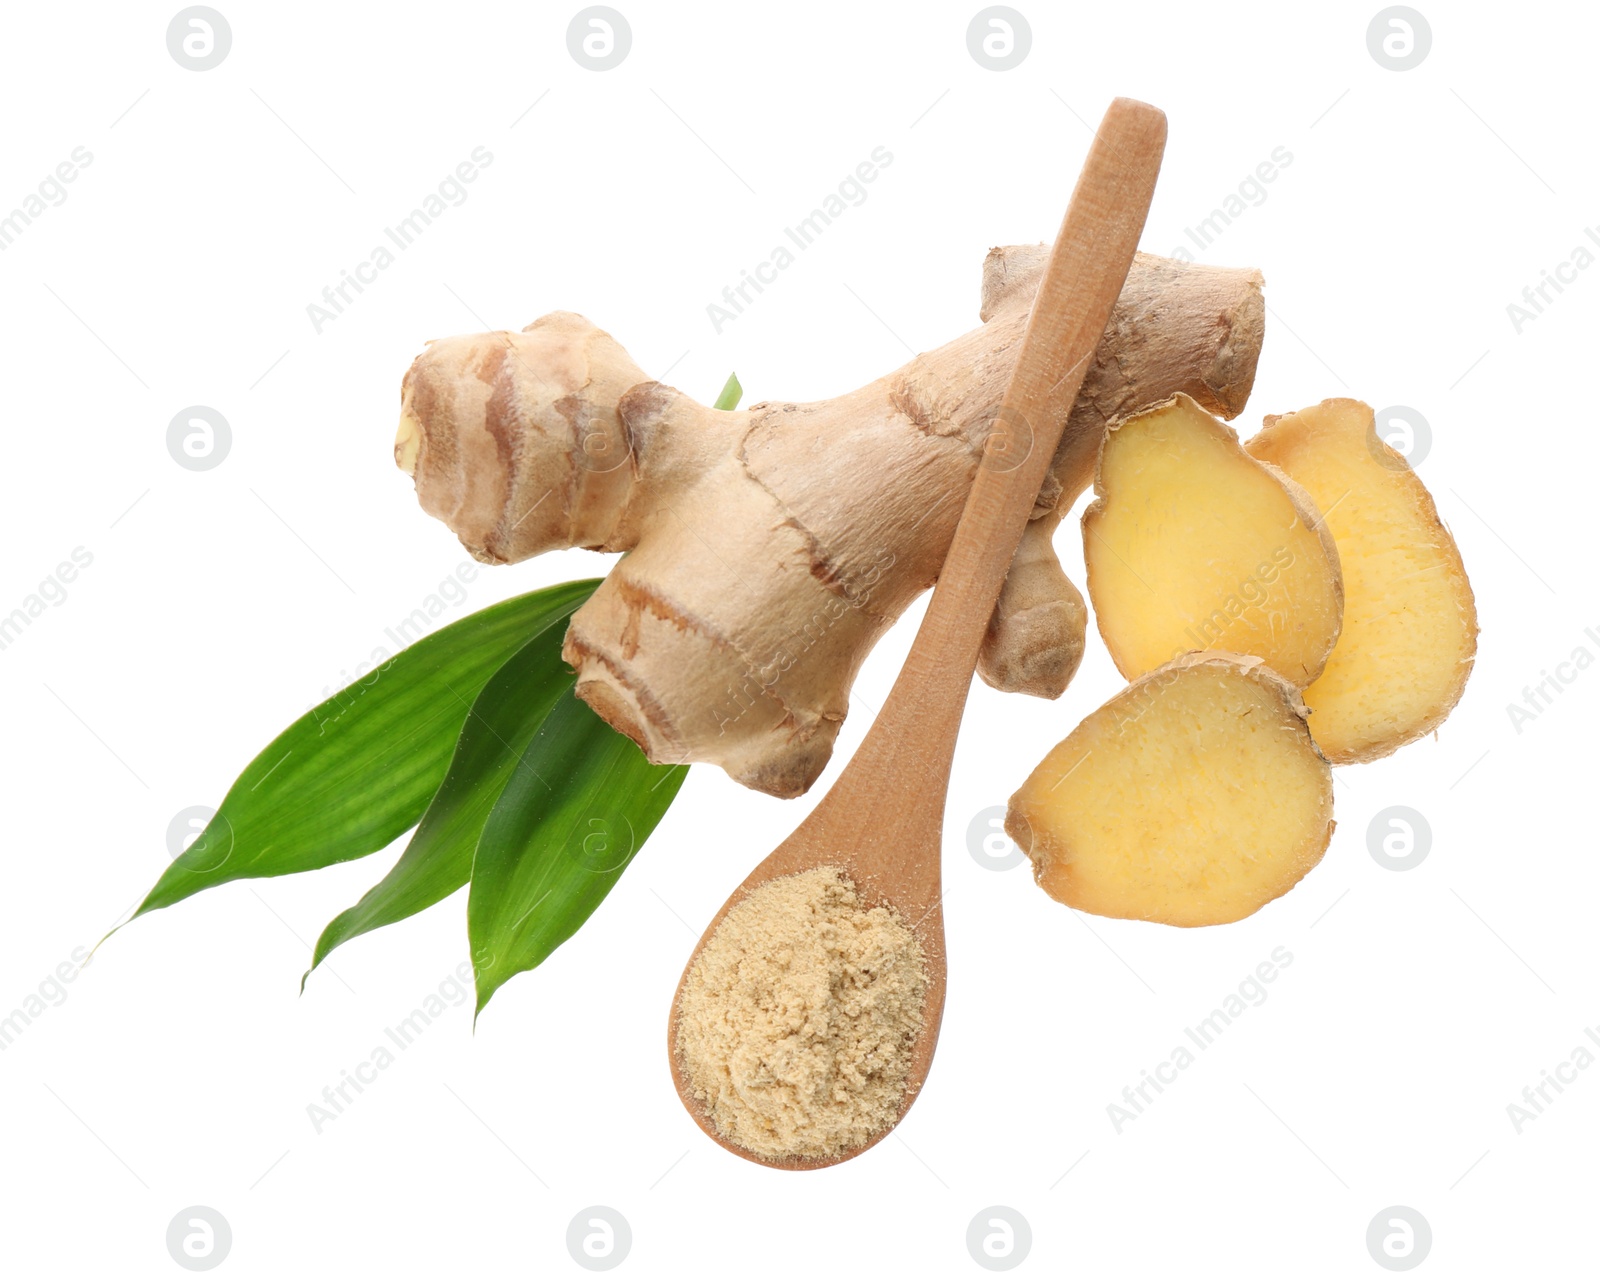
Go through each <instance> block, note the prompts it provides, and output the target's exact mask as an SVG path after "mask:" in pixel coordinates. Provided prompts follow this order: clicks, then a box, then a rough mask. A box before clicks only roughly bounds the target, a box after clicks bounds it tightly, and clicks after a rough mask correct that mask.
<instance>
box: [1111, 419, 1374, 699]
mask: <svg viewBox="0 0 1600 1278" xmlns="http://www.w3.org/2000/svg"><path fill="white" fill-rule="evenodd" d="M1095 492H1096V494H1097V498H1096V500H1095V502H1094V504H1093V505H1091V506H1090V507H1089V509H1088V510H1087V511H1086V512H1085V513H1084V516H1083V552H1084V561H1085V563H1086V565H1087V567H1088V571H1089V597H1090V598H1091V599H1092V600H1093V601H1094V609H1095V618H1096V620H1097V622H1098V623H1099V626H1100V633H1101V635H1102V636H1103V637H1104V639H1105V641H1106V647H1107V648H1108V649H1110V651H1111V657H1112V660H1114V661H1115V662H1116V664H1117V669H1118V670H1120V671H1121V672H1122V674H1123V676H1124V677H1126V678H1128V679H1135V678H1138V677H1139V676H1140V675H1142V674H1145V673H1146V672H1148V671H1150V670H1154V669H1155V668H1156V667H1157V666H1159V665H1162V664H1163V663H1165V662H1167V661H1170V660H1171V659H1172V658H1173V657H1176V656H1178V655H1179V654H1181V653H1185V652H1196V651H1223V652H1235V653H1241V654H1244V655H1247V656H1255V657H1260V658H1262V659H1263V660H1264V661H1266V663H1267V664H1268V665H1270V666H1271V667H1272V668H1273V669H1274V670H1276V671H1277V672H1278V673H1279V674H1280V675H1282V676H1283V677H1284V678H1286V679H1288V680H1289V681H1290V682H1291V683H1294V684H1295V685H1296V686H1298V687H1302V688H1303V687H1305V686H1306V685H1307V684H1309V683H1311V682H1312V681H1313V680H1314V679H1316V677H1317V676H1318V675H1319V674H1321V673H1322V668H1323V665H1324V663H1325V662H1326V661H1327V659H1328V654H1329V653H1330V652H1332V651H1333V646H1334V641H1335V640H1337V639H1338V637H1339V625H1340V618H1341V616H1342V613H1343V590H1342V587H1341V584H1340V574H1339V555H1338V552H1337V550H1335V548H1334V539H1333V537H1332V536H1331V535H1330V534H1329V532H1328V530H1327V529H1326V528H1325V527H1324V526H1323V522H1322V518H1321V516H1320V515H1319V514H1318V512H1317V511H1316V509H1315V508H1314V507H1313V506H1312V503H1311V499H1310V498H1309V497H1308V496H1307V495H1306V494H1305V492H1304V491H1303V490H1301V489H1300V487H1299V486H1298V485H1297V484H1295V483H1294V482H1293V481H1292V480H1290V479H1288V478H1287V477H1285V476H1284V475H1283V474H1282V473H1281V472H1279V471H1277V470H1275V469H1274V468H1272V467H1270V466H1267V465H1264V464H1263V463H1261V462H1259V461H1257V460H1255V459H1254V458H1253V457H1251V456H1250V455H1249V454H1248V453H1246V452H1245V450H1244V448H1243V447H1242V446H1241V445H1240V443H1239V439H1238V436H1236V435H1235V434H1234V432H1233V430H1232V429H1231V428H1230V427H1228V426H1226V425H1224V424H1223V423H1222V422H1219V421H1217V420H1216V419H1215V418H1214V417H1212V416H1211V415H1210V414H1209V413H1207V412H1206V411H1205V410H1204V409H1202V408H1201V407H1200V406H1199V405H1198V404H1196V403H1195V402H1194V401H1193V400H1192V399H1190V398H1189V397H1188V396H1187V395H1178V396H1175V397H1174V398H1173V399H1172V400H1170V401H1168V402H1167V403H1165V404H1162V405H1160V406H1159V407H1157V408H1153V409H1150V410H1149V411H1148V412H1144V413H1139V414H1137V415H1136V416H1133V417H1131V418H1129V419H1127V420H1126V421H1122V422H1118V423H1115V424H1113V425H1112V426H1111V428H1110V429H1109V430H1108V431H1107V432H1106V435H1105V440H1104V442H1103V444H1102V445H1101V451H1100V464H1099V468H1098V470H1097V471H1096V474H1095Z"/></svg>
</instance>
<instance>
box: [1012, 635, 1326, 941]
mask: <svg viewBox="0 0 1600 1278" xmlns="http://www.w3.org/2000/svg"><path fill="white" fill-rule="evenodd" d="M1006 831H1007V832H1008V833H1009V834H1010V835H1011V837H1012V838H1013V839H1015V840H1016V841H1017V844H1018V846H1020V847H1021V848H1022V849H1023V850H1024V851H1025V852H1026V853H1027V854H1028V856H1029V858H1030V859H1031V860H1032V862H1033V872H1034V877H1035V879H1037V880H1038V882H1039V885H1040V886H1041V887H1043V888H1044V890H1045V891H1046V892H1048V893H1049V894H1050V895H1051V896H1053V897H1055V899H1056V900H1058V901H1061V902H1063V903H1065V904H1066V905H1069V906H1071V907H1072V908H1074V909H1078V910H1086V911H1088V912H1089V913H1091V914H1103V915H1105V916H1107V917H1108V918H1118V919H1145V920H1149V921H1151V922H1157V923H1171V924H1176V925H1177V926H1179V927H1200V926H1205V925H1208V924H1212V923H1232V922H1234V921H1235V920H1237V919H1242V918H1244V917H1246V916H1247V915H1250V914H1254V913H1255V912H1256V911H1257V910H1259V909H1260V908H1261V907H1262V906H1263V905H1265V904H1266V903H1267V902H1268V901H1271V900H1273V899H1275V898H1276V897H1279V896H1282V895H1283V894H1284V893H1285V892H1287V891H1288V890H1289V889H1290V888H1291V887H1293V886H1294V885H1295V884H1296V883H1298V882H1299V881H1300V879H1301V878H1302V877H1304V875H1305V874H1306V872H1307V871H1309V870H1310V869H1311V868H1312V867H1313V866H1314V865H1316V864H1317V862H1318V861H1320V860H1321V859H1322V854H1323V853H1324V852H1325V851H1326V850H1327V847H1328V842H1329V840H1330V839H1331V838H1332V837H1333V773H1332V770H1331V769H1330V767H1329V766H1328V762H1327V760H1326V759H1324V758H1323V757H1322V755H1321V754H1320V753H1319V752H1318V750H1317V747H1316V746H1315V744H1313V742H1312V739H1311V734H1310V732H1309V731H1308V730H1307V728H1306V708H1305V705H1304V703H1303V702H1302V700H1301V697H1300V692H1299V690H1298V689H1297V688H1295V686H1294V685H1293V684H1291V683H1289V682H1288V681H1287V680H1286V679H1283V678H1281V677H1280V676H1278V675H1276V674H1274V673H1273V672H1272V671H1271V670H1270V669H1268V668H1267V666H1266V665H1265V664H1264V663H1263V662H1261V661H1259V660H1258V659H1255V658H1242V657H1237V656H1234V655H1232V654H1230V653H1215V652H1213V653H1193V654H1190V655H1187V656H1183V657H1179V658H1177V659H1176V660H1174V661H1172V662H1170V663H1168V664H1167V665H1165V666H1162V667H1161V668H1160V669H1159V670H1156V671H1154V672H1152V673H1151V674H1148V675H1145V676H1144V677H1143V678H1142V679H1139V680H1137V681H1135V682H1134V683H1131V684H1129V685H1128V686H1127V687H1126V688H1124V689H1123V690H1122V691H1121V692H1119V693H1118V694H1117V695H1116V696H1114V697H1112V698H1111V700H1110V701H1108V702H1106V704H1105V705H1103V706H1101V707H1100V709H1098V710H1096V711H1095V712H1094V713H1093V714H1091V715H1090V716H1089V717H1088V718H1087V719H1085V720H1084V721H1083V722H1082V723H1080V724H1079V725H1078V726H1077V728H1075V729H1074V730H1073V732H1072V734H1071V735H1070V736H1069V737H1067V739H1066V740H1065V741H1063V742H1062V743H1061V744H1060V745H1058V746H1057V747H1056V748H1055V749H1054V750H1052V751H1051V752H1050V753H1049V754H1048V755H1047V756H1046V757H1045V759H1044V761H1043V762H1042V763H1040V765H1039V766H1038V767H1037V768H1036V769H1034V771H1033V774H1032V775H1031V776H1030V777H1029V778H1028V779H1027V781H1025V782H1024V783H1023V785H1022V788H1021V789H1020V790H1018V791H1017V792H1016V794H1014V795H1013V796H1012V798H1011V803H1010V806H1009V808H1008V810H1007V813H1006Z"/></svg>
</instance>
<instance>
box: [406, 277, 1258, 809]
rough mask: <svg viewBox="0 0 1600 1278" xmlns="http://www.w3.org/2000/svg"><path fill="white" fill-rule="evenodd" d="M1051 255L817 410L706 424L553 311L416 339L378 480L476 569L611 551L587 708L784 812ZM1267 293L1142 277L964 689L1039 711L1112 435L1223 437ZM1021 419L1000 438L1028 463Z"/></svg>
mask: <svg viewBox="0 0 1600 1278" xmlns="http://www.w3.org/2000/svg"><path fill="white" fill-rule="evenodd" d="M1048 252H1049V250H1048V246H1046V245H1039V246H1036V247H1022V248H1005V249H993V250H991V251H990V254H989V257H988V260H987V261H986V262H985V264H984V277H983V294H982V305H981V309H980V317H981V318H982V319H983V320H984V321H985V322H984V323H983V325H982V326H981V327H979V328H977V329H974V330H972V331H971V332H969V333H967V334H965V335H964V336H962V337H958V338H956V339H955V340H954V341H952V342H949V343H947V344H946V345H944V346H942V347H940V348H938V349H937V350H934V351H931V352H927V353H925V354H922V355H919V356H917V357H916V358H915V359H913V360H912V361H911V362H910V363H908V364H906V365H905V366H903V367H902V368H900V369H897V370H896V371H895V372H892V373H890V374H888V375H887V376H885V377H882V378H879V379H878V380H877V381H875V382H872V383H871V384H869V385H867V386H864V387H862V388H860V389H859V390H856V391H852V392H850V393H848V394H845V395H841V396H838V397H837V398H834V399H830V400H823V401H819V402H814V403H807V404H797V403H786V402H778V401H772V402H767V403H760V404H755V405H753V406H752V407H750V408H749V409H746V410H741V411H736V412H718V411H716V410H713V409H709V408H706V407H705V406H703V405H701V404H699V403H696V402H695V401H694V400H692V399H690V398H689V397H688V396H686V395H683V394H681V393H680V392H679V391H677V390H674V389H673V388H672V387H669V386H665V385H662V384H661V383H659V382H653V381H650V380H649V379H648V378H647V377H646V376H645V374H644V372H643V370H641V369H640V368H639V367H638V366H637V365H636V364H635V363H634V362H633V361H632V360H631V359H630V358H629V357H628V355H627V353H626V352H625V351H624V350H623V349H622V347H621V346H620V345H618V344H617V342H615V341H614V340H613V339H612V338H611V337H610V336H609V335H608V334H607V333H605V332H603V331H601V330H600V329H598V328H596V327H595V326H594V325H593V324H591V323H590V322H589V321H588V320H586V319H584V318H582V317H581V316H578V315H572V314H567V313H559V312H558V313H556V314H552V315H547V316H545V317H544V318H543V319H540V320H537V321H535V322H534V323H533V324H531V325H529V327H528V328H527V329H525V330H524V331H523V332H521V333H510V332H496V333H486V334H478V335H474V336H466V337H454V338H445V339H442V340H439V341H434V342H432V343H430V344H429V346H428V348H427V349H426V350H425V351H424V352H423V353H422V354H421V355H420V356H419V357H418V358H417V360H416V361H415V362H414V363H413V364H412V366H411V369H410V371H409V372H407V374H406V376H405V380H404V383H403V385H402V392H401V400H402V402H401V420H400V431H399V436H398V438H397V440H396V444H395V457H396V461H397V462H398V463H399V465H400V466H401V468H402V469H404V470H406V471H408V472H409V473H411V474H412V475H414V477H415V479H416V489H417V497H418V500H419V501H420V503H421V505H422V507H423V509H424V510H426V511H427V512H428V513H430V514H432V515H435V516H437V517H438V518H439V519H442V520H443V521H444V522H445V523H447V524H448V525H449V526H450V528H451V529H452V530H453V531H454V532H455V533H456V534H457V535H458V536H459V537H460V538H461V541H462V544H463V545H465V546H466V548H467V549H468V550H469V551H470V552H471V553H472V554H473V555H474V556H476V557H477V558H479V559H481V560H484V561H486V562H490V563H513V562H517V561H519V560H523V559H527V558H529V557H530V556H532V555H537V554H539V553H541V552H543V551H546V550H550V549H555V548H558V547H564V546H583V547H587V548H589V549H593V550H603V551H627V552H629V553H628V554H627V555H626V557H625V558H623V559H622V560H620V561H619V562H618V563H617V564H616V565H615V566H614V567H613V568H612V570H611V573H610V575H609V576H608V577H607V578H606V580H605V582H604V583H603V584H602V585H601V586H600V588H599V589H598V590H597V591H596V592H595V594H594V596H593V598H591V599H590V600H589V601H588V602H587V603H586V604H584V606H583V607H582V608H580V609H579V610H578V611H577V613H576V614H574V616H573V618H572V622H571V624H570V626H569V628H568V631H567V637H566V644H565V647H564V650H563V653H564V655H565V657H566V659H567V660H568V661H569V662H570V663H571V664H572V665H573V666H574V667H575V668H576V670H577V674H578V695H579V696H581V697H583V698H584V699H585V700H586V701H588V703H589V704H590V705H591V706H593V707H594V709H595V710H596V711H597V712H599V714H600V715H601V716H602V717H604V718H605V719H606V720H607V721H608V722H610V723H611V724H612V726H614V727H616V728H617V729H619V730H620V731H622V732H624V733H626V734H627V735H628V736H630V737H632V738H633V739H634V740H635V741H636V742H638V743H639V745H640V746H641V748H642V749H643V750H644V751H645V753H646V754H647V755H648V756H649V757H650V759H651V760H653V761H655V762H661V763H681V762H689V761H707V762H712V763H716V764H718V765H720V766H721V767H723V768H724V769H725V770H726V771H727V772H728V773H729V775H731V776H732V777H733V778H734V779H735V780H737V781H740V782H742V783H743V784H745V785H747V786H750V787H752V788H754V789H757V790H762V791H765V792H767V793H770V794H776V795H782V796H793V795H798V794H802V793H804V792H805V791H806V789H807V788H808V787H809V786H810V785H811V783H812V782H813V781H815V780H816V778H817V776H818V775H819V774H820V773H821V772H822V769H823V768H824V767H825V766H826V764H827V762H828V758H829V756H830V754H831V753H832V749H833V742H834V739H835V737H836V736H837V735H838V732H839V727H840V724H841V723H842V722H843V721H844V717H845V713H846V710H847V708H848V703H849V695H850V686H851V684H852V682H853V681H854V679H855V675H856V672H857V671H858V670H859V668H860V666H861V663H862V661H863V659H864V658H865V657H866V655H867V653H868V652H869V651H870V650H871V648H872V646H873V644H874V643H876V642H877V640H878V638H879V637H880V636H881V635H882V634H883V633H884V632H885V631H886V630H887V629H888V628H889V626H890V625H892V624H893V622H894V621H895V619H896V618H898V617H899V616H900V614H901V613H902V612H903V611H904V610H905V608H906V607H907V606H908V605H909V604H910V603H911V601H912V600H913V599H914V598H915V597H916V596H917V595H918V594H919V593H921V592H922V591H923V590H926V589H927V588H928V587H930V586H931V585H932V584H933V582H934V580H935V579H936V578H937V576H938V573H939V569H940V566H941V565H942V563H943V561H944V557H945V553H946V551H947V550H948V548H949V545H950V540H951V537H952V535H953V533H954V530H955V525H956V522H957V520H958V518H959V517H960V514H961V509H962V505H963V503H964V501H965V499H966V494H967V490H968V488H969V487H970V486H971V483H972V478H973V475H974V473H975V472H976V468H977V465H978V462H979V459H980V456H981V454H982V451H983V449H984V447H985V443H986V440H987V438H988V435H989V429H990V426H991V424H992V423H993V421H994V418H995V414H996V412H997V411H998V409H999V406H1000V402H1001V399H1002V396H1003V394H1004V390H1005V385H1006V382H1007V380H1008V379H1009V377H1010V374H1011V369H1012V366H1013V364H1014V363H1015V360H1016V354H1017V349H1018V346H1019V344H1020V341H1021V338H1022V334H1023V330H1024V328H1025V326H1026V323H1027V319H1028V312H1029V307H1030V305H1031V302H1032V299H1033V295H1034V293H1035V292H1036V291H1037V288H1038V283H1039V279H1040V276H1041V274H1042V271H1043V267H1044V263H1045V261H1046V258H1047V256H1048ZM1260 288H1261V277H1260V276H1259V274H1257V273H1256V272H1254V271H1250V270H1231V269H1223V268H1217V267H1208V266H1199V265H1186V264H1182V263H1178V262H1175V261H1171V260H1168V259H1165V258H1159V257H1153V256H1150V255H1148V254H1140V255H1139V257H1138V258H1137V259H1136V261H1135V262H1134V265H1133V269H1132V270H1131V271H1130V273H1129V275H1128V281H1127V284H1126V286H1125V288H1124V290H1123V293H1122V296H1121V299H1120V300H1119V302H1118V305H1117V309H1116V311H1115V313H1114V314H1113V317H1112V320H1111V323H1110V324H1109V325H1108V327H1107V329H1106V333H1105V336H1104V338H1103V339H1102V341H1101V344H1100V347H1099V349H1098V351H1097V353H1096V357H1095V362H1094V366H1093V367H1092V368H1091V369H1090V370H1089V372H1088V375H1087V378H1086V379H1085V381H1084V383H1083V387H1082V390H1081V392H1080V394H1079V396H1078V399H1077V401H1076V403H1075V404H1067V403H1055V404H1051V405H1050V406H1049V408H1048V411H1049V412H1051V413H1053V414H1060V415H1062V416H1066V417H1067V424H1066V428H1065V432H1064V434H1063V436H1062V440H1061V444H1060V446H1059V448H1058V449H1057V451H1056V456H1055V458H1054V461H1053V464H1052V469H1051V473H1050V476H1049V477H1048V478H1047V480H1046V482H1045V485H1044V488H1043V490H1042V491H1041V493H1040V495H1039V498H1038V501H1037V503H1036V505H1035V509H1034V517H1033V520H1032V522H1031V523H1030V525H1029V527H1028V529H1027V531H1026V532H1025V534H1024V536H1023V540H1022V544H1021V546H1020V547H1019V549H1018V551H1017V554H1016V557H1015V560H1014V562H1013V565H1012V570H1011V574H1010V576H1009V578H1008V579H1007V582H1006V584H1005V586H1004V588H1003V589H1002V592H1001V596H1000V600H999V602H998V604H997V605H996V608H995V611H994V614H993V617H992V619H991V622H990V627H989V633H988V636H987V638H986V640H985V643H984V647H983V655H982V658H981V660H980V667H979V669H980V673H981V674H982V675H983V677H984V678H985V679H986V680H987V681H988V682H989V683H991V684H992V685H994V686H996V687H999V688H1001V689H1004V690H1020V691H1026V692H1031V693H1034V694H1036V695H1041V696H1058V695H1059V694H1060V693H1061V691H1062V690H1063V689H1064V688H1065V687H1066V685H1067V682H1068V680H1069V679H1070V678H1071V677H1072V674H1073V672H1074V671H1075V670H1076V668H1077V665H1078V661H1079V658H1080V657H1081V655H1082V651H1083V632H1084V605H1083V600H1082V597H1081V596H1080V595H1079V594H1078V591H1077V590H1076V588H1075V587H1074V586H1073V585H1072V583H1071V582H1069V581H1068V580H1067V577H1066V575H1065V573H1063V572H1062V570H1061V565H1060V563H1059V561H1058V560H1057V558H1056V555H1055V551H1054V549H1053V547H1052V545H1051V538H1052V535H1053V533H1054V531H1055V529H1056V527H1057V525H1058V524H1059V523H1060V520H1061V518H1062V517H1063V515H1064V514H1065V513H1066V512H1067V510H1068V509H1069V508H1070V507H1071V505H1072V502H1073V501H1074V500H1075V498H1076V497H1077V496H1078V494H1079V493H1080V492H1082V491H1083V489H1084V488H1085V487H1086V486H1087V484H1088V482H1089V480H1090V478H1091V475H1092V471H1093V467H1094V461H1095V455H1096V452H1097V449H1098V447H1099V442H1100V436H1101V434H1102V432H1103V431H1104V429H1105V427H1106V424H1107V423H1108V422H1109V421H1111V420H1113V419H1115V418H1118V417H1122V416H1125V415H1127V414H1129V413H1131V412H1136V411H1137V410H1139V409H1141V408H1144V407H1146V406H1148V405H1150V404H1154V403H1159V402H1160V401H1162V400H1165V399H1167V398H1169V397H1170V396H1172V395H1173V394H1176V393H1178V392H1183V393H1185V394H1187V395H1190V396H1192V397H1193V398H1194V399H1195V400H1197V401H1199V402H1200V403H1201V404H1203V405H1204V406H1205V407H1207V408H1209V409H1211V410H1213V411H1215V412H1219V413H1223V414H1225V415H1227V416H1229V417H1232V416H1235V415H1236V414H1237V413H1238V412H1240V411H1241V410H1242V408H1243V406H1244V401H1245V399H1246V397H1247V396H1248V394H1249V391H1250V387H1251V383H1252V381H1253V379H1254V376H1255V367H1256V359H1257V356H1258V355H1259V353H1260V348H1261V334H1262V316H1263V305H1262V300H1261V292H1260ZM1027 435H1028V428H1027V426H1026V424H1025V423H1009V424H1006V431H1005V439H1006V443H1007V444H1008V445H1009V446H1020V447H1026V445H1027Z"/></svg>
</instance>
